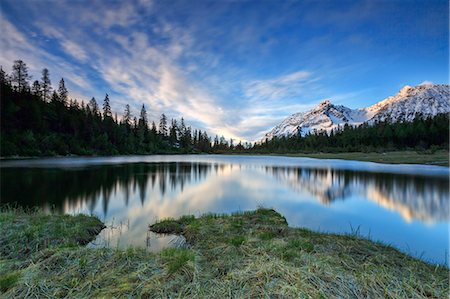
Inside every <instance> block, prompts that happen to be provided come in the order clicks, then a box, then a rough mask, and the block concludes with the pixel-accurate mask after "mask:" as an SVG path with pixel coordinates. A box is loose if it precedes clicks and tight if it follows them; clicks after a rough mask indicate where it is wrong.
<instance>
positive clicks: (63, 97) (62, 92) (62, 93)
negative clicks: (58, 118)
mask: <svg viewBox="0 0 450 299" xmlns="http://www.w3.org/2000/svg"><path fill="white" fill-rule="evenodd" d="M58 93H59V100H60V101H61V102H62V103H63V104H64V105H67V97H68V96H67V95H68V94H69V92H68V91H67V88H66V85H65V83H64V78H61V80H60V81H59V87H58Z"/></svg>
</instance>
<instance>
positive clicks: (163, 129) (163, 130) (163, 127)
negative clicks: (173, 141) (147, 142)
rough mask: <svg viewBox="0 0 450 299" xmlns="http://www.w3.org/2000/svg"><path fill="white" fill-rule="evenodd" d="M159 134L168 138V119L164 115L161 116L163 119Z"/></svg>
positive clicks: (160, 123) (160, 122)
mask: <svg viewBox="0 0 450 299" xmlns="http://www.w3.org/2000/svg"><path fill="white" fill-rule="evenodd" d="M159 134H161V135H163V136H167V117H166V115H165V114H164V113H163V114H161V119H160V120H159Z"/></svg>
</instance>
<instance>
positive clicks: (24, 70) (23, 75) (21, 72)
mask: <svg viewBox="0 0 450 299" xmlns="http://www.w3.org/2000/svg"><path fill="white" fill-rule="evenodd" d="M12 69H13V72H12V74H11V81H12V82H13V83H15V86H16V88H17V90H18V91H19V92H21V91H25V90H28V89H29V87H30V86H29V80H30V79H31V76H30V75H28V67H27V64H26V63H25V62H23V61H22V60H15V61H14V64H13V66H12Z"/></svg>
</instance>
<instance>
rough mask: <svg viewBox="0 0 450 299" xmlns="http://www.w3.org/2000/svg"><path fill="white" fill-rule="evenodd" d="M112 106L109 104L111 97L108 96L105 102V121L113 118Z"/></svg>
mask: <svg viewBox="0 0 450 299" xmlns="http://www.w3.org/2000/svg"><path fill="white" fill-rule="evenodd" d="M111 116H112V113H111V105H110V104H109V96H108V94H106V96H105V100H104V101H103V119H106V118H108V117H111Z"/></svg>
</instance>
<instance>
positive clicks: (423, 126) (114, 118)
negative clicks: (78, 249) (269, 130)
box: [0, 60, 449, 157]
mask: <svg viewBox="0 0 450 299" xmlns="http://www.w3.org/2000/svg"><path fill="white" fill-rule="evenodd" d="M30 82H31V76H30V75H29V74H28V67H27V65H26V63H24V62H23V61H22V60H16V61H14V64H13V67H12V72H11V74H7V73H5V71H4V70H3V69H2V68H1V67H0V88H1V90H0V93H1V94H0V95H1V101H0V117H1V119H0V140H1V144H0V155H1V156H3V157H5V156H14V155H18V156H54V155H68V154H75V155H119V154H125V155H126V154H175V153H314V152H350V151H356V152H371V151H390V150H405V149H415V150H432V151H434V150H436V149H447V150H448V147H449V141H448V136H449V126H448V124H449V116H448V114H441V115H438V116H436V117H434V118H424V117H420V116H419V117H417V118H416V119H415V120H414V121H412V122H397V123H390V122H388V121H385V122H377V123H375V124H372V125H369V124H363V125H361V126H358V127H354V126H350V125H345V126H343V127H339V128H338V129H336V130H333V131H332V132H330V133H329V134H327V133H325V132H312V133H308V134H306V135H305V136H302V135H296V136H290V137H277V138H273V139H271V140H264V141H263V142H259V143H255V144H253V145H252V144H250V143H241V142H238V143H235V142H234V141H233V139H230V140H229V141H228V140H226V139H225V138H224V137H223V136H222V137H220V138H219V136H217V135H216V136H215V137H214V139H212V138H211V137H210V136H208V134H207V132H206V131H202V130H194V129H192V127H191V126H188V125H187V124H186V123H185V121H184V119H183V118H181V119H179V120H177V119H169V118H168V117H167V116H166V115H165V114H164V113H163V114H161V117H160V119H159V121H158V123H155V121H151V122H150V121H149V119H148V116H147V111H146V108H145V105H144V104H143V105H142V107H141V110H140V113H139V116H138V117H137V116H134V115H133V114H132V112H131V108H130V105H128V104H127V105H125V107H124V112H123V114H122V115H121V116H120V117H119V116H118V115H117V113H115V114H113V112H112V110H111V104H110V99H109V95H108V94H106V95H105V98H104V99H103V103H102V106H101V107H100V106H99V104H98V102H97V100H96V99H95V98H92V99H91V100H90V101H89V102H88V103H84V102H83V101H81V102H80V101H77V100H74V99H70V98H69V92H68V90H67V88H66V86H65V81H64V79H63V78H61V80H60V81H59V83H58V87H57V88H55V89H54V88H53V86H52V83H51V81H50V72H49V70H48V69H46V68H44V69H43V70H42V72H41V78H40V80H35V81H33V82H32V83H30Z"/></svg>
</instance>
